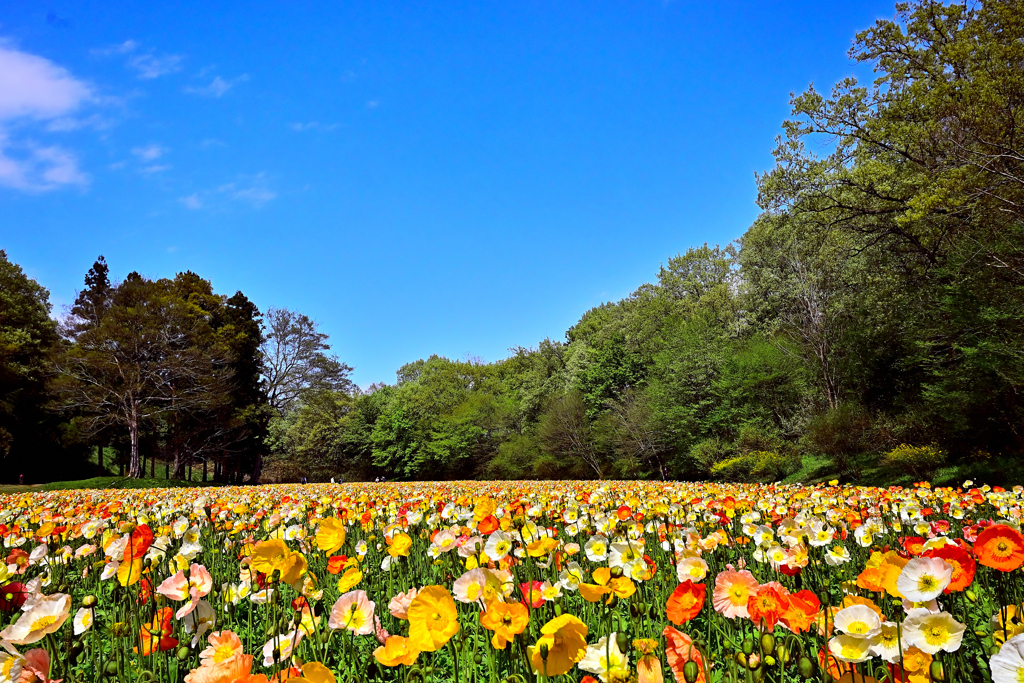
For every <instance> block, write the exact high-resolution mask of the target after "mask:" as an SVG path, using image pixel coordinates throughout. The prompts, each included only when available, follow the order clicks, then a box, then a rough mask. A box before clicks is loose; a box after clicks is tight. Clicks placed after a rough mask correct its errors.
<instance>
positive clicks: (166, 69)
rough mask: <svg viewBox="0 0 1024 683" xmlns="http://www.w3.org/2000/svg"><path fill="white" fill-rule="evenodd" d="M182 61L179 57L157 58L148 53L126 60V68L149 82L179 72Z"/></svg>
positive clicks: (162, 56) (161, 56)
mask: <svg viewBox="0 0 1024 683" xmlns="http://www.w3.org/2000/svg"><path fill="white" fill-rule="evenodd" d="M184 59H185V58H184V57H182V56H181V55H160V56H159V57H158V56H157V55H155V54H153V53H149V54H144V55H135V56H134V57H132V58H131V59H129V60H128V66H129V67H131V68H133V69H135V71H137V72H138V77H139V78H141V79H142V80H144V81H149V80H152V79H154V78H160V77H161V76H166V75H167V74H173V73H176V72H178V71H181V63H182V61H184Z"/></svg>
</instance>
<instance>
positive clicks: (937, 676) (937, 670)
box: [929, 662, 946, 683]
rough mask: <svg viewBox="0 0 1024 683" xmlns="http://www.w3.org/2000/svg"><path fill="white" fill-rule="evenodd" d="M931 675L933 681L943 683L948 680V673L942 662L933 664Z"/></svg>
mask: <svg viewBox="0 0 1024 683" xmlns="http://www.w3.org/2000/svg"><path fill="white" fill-rule="evenodd" d="M929 673H931V676H932V680H933V681H939V682H940V683H941V682H942V681H944V680H946V672H945V670H944V669H943V668H942V662H932V665H931V669H930V670H929Z"/></svg>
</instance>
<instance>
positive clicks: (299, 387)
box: [262, 308, 352, 415]
mask: <svg viewBox="0 0 1024 683" xmlns="http://www.w3.org/2000/svg"><path fill="white" fill-rule="evenodd" d="M266 326H267V334H266V337H265V339H264V341H263V347H262V351H263V363H264V391H265V392H266V395H267V400H268V401H269V402H270V405H271V407H273V408H274V410H276V411H277V412H278V414H280V415H284V414H285V413H286V412H287V411H288V410H290V409H291V408H293V407H294V406H295V404H296V402H297V401H298V400H299V399H300V398H301V396H302V394H303V393H304V392H306V391H311V390H315V391H322V390H329V391H350V390H351V388H352V382H351V380H350V379H349V374H351V372H352V368H350V367H349V366H348V365H345V364H344V363H342V362H341V361H339V360H338V357H337V356H335V355H328V353H327V352H328V351H330V349H331V345H330V344H329V343H328V342H327V339H328V335H327V334H325V333H323V332H320V330H319V326H318V325H317V323H316V322H315V321H313V320H312V319H310V318H309V317H308V316H306V315H303V314H302V313H298V312H296V311H291V310H288V309H287V308H271V309H269V310H268V311H267V314H266Z"/></svg>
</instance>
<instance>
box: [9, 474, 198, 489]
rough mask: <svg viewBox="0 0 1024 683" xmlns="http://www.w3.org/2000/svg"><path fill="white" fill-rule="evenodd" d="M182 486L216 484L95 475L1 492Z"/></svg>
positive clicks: (11, 486)
mask: <svg viewBox="0 0 1024 683" xmlns="http://www.w3.org/2000/svg"><path fill="white" fill-rule="evenodd" d="M182 486H215V484H212V483H207V484H203V483H201V482H195V481H193V482H187V481H181V480H176V479H129V478H127V477H116V476H115V477H93V478H92V479H78V480H76V481H54V482H50V483H49V484H39V485H38V486H18V485H10V486H0V493H21V492H23V491H66V490H69V489H164V488H179V487H182Z"/></svg>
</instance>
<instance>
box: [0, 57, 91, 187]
mask: <svg viewBox="0 0 1024 683" xmlns="http://www.w3.org/2000/svg"><path fill="white" fill-rule="evenodd" d="M93 97H94V96H93V91H92V88H91V87H90V86H89V85H88V84H87V83H85V82H84V81H81V80H78V79H77V78H75V77H74V76H72V75H71V74H70V73H69V72H68V71H67V70H66V69H64V68H62V67H60V66H57V65H56V64H54V63H53V62H51V61H50V60H48V59H46V58H44V57H39V56H37V55H32V54H29V53H27V52H21V51H20V50H16V49H14V48H12V47H9V46H8V45H5V44H2V43H0V185H3V186H6V187H11V188H14V189H17V190H23V191H26V192H45V191H47V190H53V189H56V188H58V187H63V186H68V185H78V186H83V185H86V184H87V183H88V181H89V178H88V176H87V175H86V174H85V173H83V172H82V170H81V169H80V168H79V165H78V157H77V156H76V155H75V154H74V153H73V152H71V151H69V150H67V149H64V148H63V147H60V146H58V145H45V144H41V143H39V142H36V141H34V140H30V139H22V140H12V139H11V138H10V136H9V132H8V130H7V126H6V124H8V123H15V122H23V121H24V120H25V119H28V120H30V121H31V120H36V121H50V126H51V127H53V128H54V129H55V130H61V129H63V128H66V127H67V125H68V124H66V123H64V120H66V119H69V118H70V115H71V114H73V113H74V112H75V111H76V110H77V109H78V108H79V107H80V106H81V105H82V104H83V103H86V102H89V101H91V100H92V99H93Z"/></svg>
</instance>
